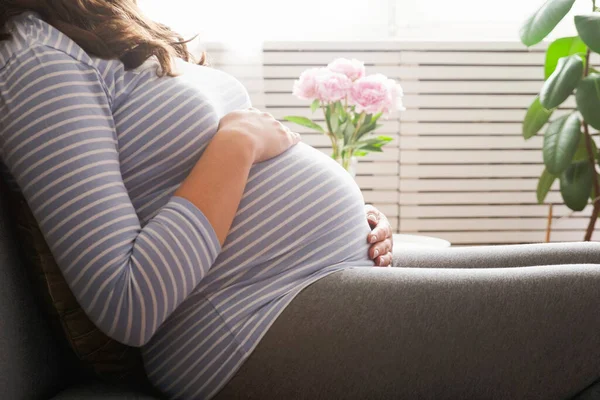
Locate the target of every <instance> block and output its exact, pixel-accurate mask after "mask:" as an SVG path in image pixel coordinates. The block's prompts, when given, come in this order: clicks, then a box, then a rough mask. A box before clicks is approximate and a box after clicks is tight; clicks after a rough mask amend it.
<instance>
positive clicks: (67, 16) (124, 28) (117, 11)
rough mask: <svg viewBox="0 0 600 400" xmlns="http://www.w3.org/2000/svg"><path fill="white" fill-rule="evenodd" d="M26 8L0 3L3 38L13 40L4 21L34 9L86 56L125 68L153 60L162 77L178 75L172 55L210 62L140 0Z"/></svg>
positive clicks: (59, 0)
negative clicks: (146, 11)
mask: <svg viewBox="0 0 600 400" xmlns="http://www.w3.org/2000/svg"><path fill="white" fill-rule="evenodd" d="M23 4H24V3H23V2H22V1H21V2H20V1H19V0H0V40H6V39H8V38H9V37H10V35H9V33H8V32H6V30H5V25H6V22H7V21H8V20H9V19H10V18H11V17H13V16H15V15H18V14H21V13H22V12H24V11H28V10H30V11H35V12H37V13H39V14H40V15H41V17H42V18H43V19H44V20H45V21H46V22H48V23H49V24H51V25H52V26H54V27H55V28H57V29H58V30H60V31H61V32H63V33H64V34H65V35H67V36H68V37H70V38H71V39H72V40H73V41H75V42H76V43H77V44H78V45H79V46H80V47H81V48H82V49H83V50H85V51H86V52H87V53H88V54H90V55H93V56H96V57H100V58H103V59H118V60H121V61H122V62H123V64H124V65H125V68H126V69H133V68H137V67H139V66H140V65H142V64H143V63H144V62H145V61H146V60H147V59H148V58H150V57H152V56H155V57H156V58H157V60H158V62H159V68H157V74H158V75H159V76H164V75H169V76H174V75H175V72H174V68H173V65H172V58H173V57H178V58H181V59H183V60H185V61H191V62H195V63H198V64H200V65H205V64H206V56H205V54H204V53H203V54H202V56H201V57H200V59H199V60H196V59H195V58H194V56H193V55H192V54H191V53H190V52H189V51H188V48H187V45H186V44H187V43H188V42H189V40H188V41H185V40H183V38H182V37H181V36H180V35H178V34H177V33H175V32H174V31H172V30H171V29H170V28H169V27H167V26H165V25H163V24H160V23H157V22H154V21H152V20H150V19H148V18H147V17H146V16H144V14H143V13H142V11H141V10H140V9H139V7H138V5H137V2H136V0H37V4H36V5H35V6H29V7H27V6H25V5H23ZM33 4H35V3H33ZM192 39H193V38H192Z"/></svg>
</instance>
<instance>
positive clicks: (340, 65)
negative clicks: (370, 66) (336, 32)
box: [327, 58, 365, 81]
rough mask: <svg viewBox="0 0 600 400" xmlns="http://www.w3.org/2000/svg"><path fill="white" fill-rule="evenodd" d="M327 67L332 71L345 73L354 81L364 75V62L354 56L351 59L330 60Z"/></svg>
mask: <svg viewBox="0 0 600 400" xmlns="http://www.w3.org/2000/svg"><path fill="white" fill-rule="evenodd" d="M327 68H329V69H330V70H331V71H333V72H338V73H340V74H344V75H346V76H347V77H348V78H350V80H351V81H355V80H357V79H360V78H362V77H363V76H365V63H364V62H362V61H359V60H357V59H355V58H353V59H352V60H349V59H347V58H338V59H336V60H333V61H332V62H330V63H329V65H328V66H327Z"/></svg>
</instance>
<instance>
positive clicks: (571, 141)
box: [543, 112, 581, 175]
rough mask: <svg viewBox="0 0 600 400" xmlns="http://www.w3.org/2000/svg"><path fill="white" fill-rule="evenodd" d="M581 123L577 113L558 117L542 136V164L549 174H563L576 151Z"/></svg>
mask: <svg viewBox="0 0 600 400" xmlns="http://www.w3.org/2000/svg"><path fill="white" fill-rule="evenodd" d="M580 128H581V121H580V120H579V115H578V114H577V113H575V112H574V113H571V114H569V115H565V116H563V117H560V118H558V119H556V120H554V121H552V122H551V123H550V125H548V128H547V129H546V133H545V134H544V148H543V153H544V164H545V165H546V169H547V170H548V172H549V173H551V174H553V175H559V174H560V173H561V172H563V171H564V170H565V169H567V167H568V166H569V164H571V160H573V155H575V152H576V151H577V145H578V144H579V138H580V136H581V129H580Z"/></svg>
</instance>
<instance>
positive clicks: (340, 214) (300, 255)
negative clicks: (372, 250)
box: [202, 143, 373, 295]
mask: <svg viewBox="0 0 600 400" xmlns="http://www.w3.org/2000/svg"><path fill="white" fill-rule="evenodd" d="M369 230H370V228H369V226H368V223H367V221H366V217H365V212H364V200H363V197H362V194H361V192H360V189H359V188H358V186H357V185H356V183H355V182H354V180H353V179H352V178H351V177H350V175H349V174H348V173H347V172H346V171H344V170H343V169H342V168H341V167H340V166H339V165H338V164H337V163H336V162H335V161H333V160H332V159H331V158H330V157H328V156H326V155H324V154H323V153H321V152H319V151H318V150H315V149H313V148H312V147H310V146H308V145H305V144H303V143H300V144H298V145H296V146H294V147H292V148H291V149H290V150H288V151H287V152H285V153H283V154H282V155H280V156H278V157H276V158H274V159H272V160H269V161H267V162H264V163H261V164H257V165H255V166H254V167H253V168H252V170H251V172H250V176H249V180H248V183H247V185H246V189H245V192H244V195H243V198H242V201H241V203H240V206H239V209H238V212H237V214H236V217H235V219H234V222H233V225H232V227H231V230H230V232H229V234H228V237H227V239H226V241H225V243H224V245H223V249H222V251H221V253H220V255H219V257H218V258H217V261H216V262H215V264H214V265H213V267H212V268H211V270H210V271H209V273H208V275H207V276H206V278H205V279H204V281H203V284H202V286H203V287H202V290H204V291H205V293H206V294H208V295H210V292H211V291H212V290H217V289H218V290H222V289H223V288H224V287H229V286H231V287H237V288H239V287H241V286H247V285H252V284H253V283H256V282H259V281H265V280H277V279H278V278H279V277H283V276H285V279H297V280H302V279H306V278H308V277H309V276H311V275H313V274H315V273H318V271H321V270H323V269H325V268H331V267H336V266H340V265H342V264H344V265H352V266H372V265H373V264H372V262H371V261H370V260H369V259H368V253H367V251H368V247H369V246H368V244H367V234H368V233H369Z"/></svg>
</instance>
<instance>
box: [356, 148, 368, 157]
mask: <svg viewBox="0 0 600 400" xmlns="http://www.w3.org/2000/svg"><path fill="white" fill-rule="evenodd" d="M367 154H369V153H368V152H366V151H363V150H355V151H354V153H352V155H354V156H356V157H364V156H366V155H367Z"/></svg>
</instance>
